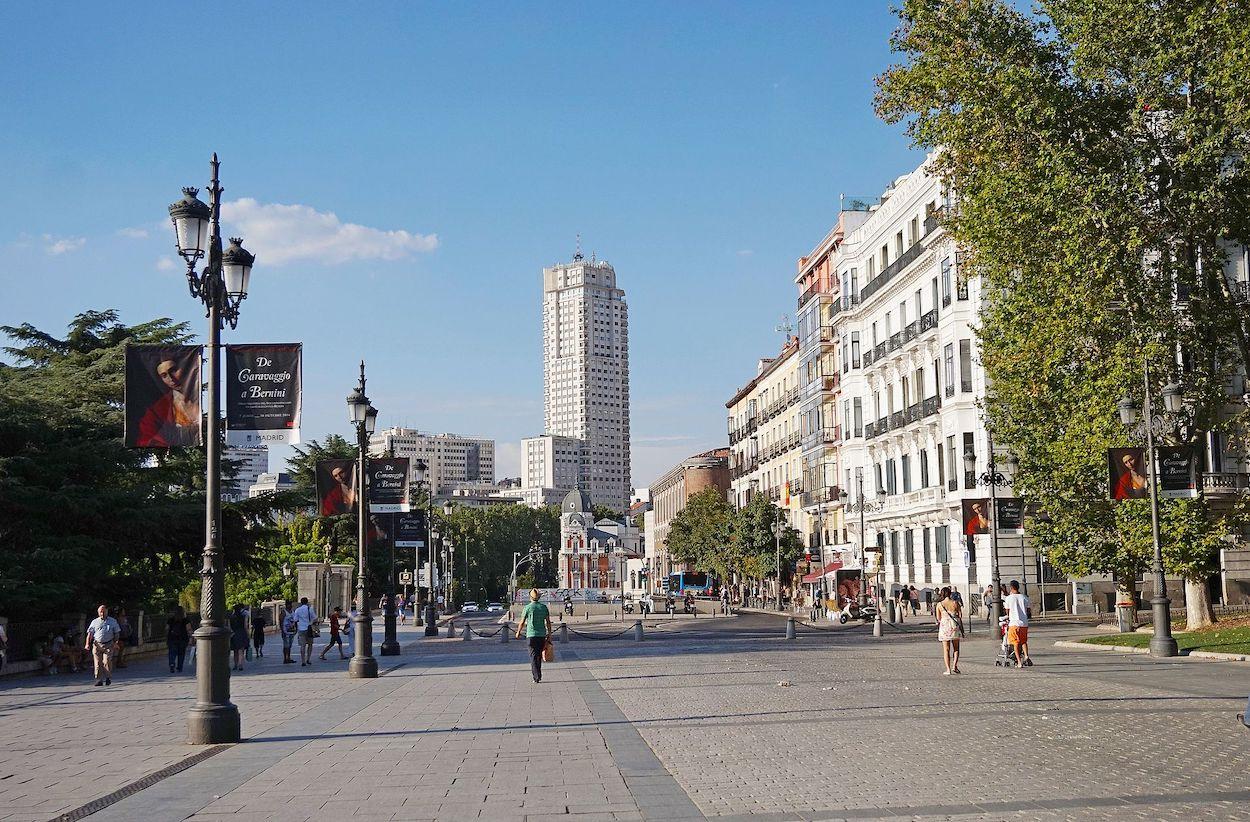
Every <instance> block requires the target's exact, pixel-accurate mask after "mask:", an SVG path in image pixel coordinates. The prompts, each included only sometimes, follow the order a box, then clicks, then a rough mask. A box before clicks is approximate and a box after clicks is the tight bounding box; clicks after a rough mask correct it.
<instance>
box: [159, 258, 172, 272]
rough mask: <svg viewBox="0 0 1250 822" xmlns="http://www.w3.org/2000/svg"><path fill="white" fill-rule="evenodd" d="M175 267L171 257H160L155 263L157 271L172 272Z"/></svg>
mask: <svg viewBox="0 0 1250 822" xmlns="http://www.w3.org/2000/svg"><path fill="white" fill-rule="evenodd" d="M175 267H176V266H175V264H174V260H173V258H172V257H161V258H160V259H159V260H157V261H156V270H157V271H173V270H174V268H175Z"/></svg>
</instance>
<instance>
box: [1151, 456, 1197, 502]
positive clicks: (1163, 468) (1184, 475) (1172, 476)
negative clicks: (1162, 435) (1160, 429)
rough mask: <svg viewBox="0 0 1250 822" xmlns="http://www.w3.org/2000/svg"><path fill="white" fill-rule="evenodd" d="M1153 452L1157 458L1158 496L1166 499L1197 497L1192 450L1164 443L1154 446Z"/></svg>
mask: <svg viewBox="0 0 1250 822" xmlns="http://www.w3.org/2000/svg"><path fill="white" fill-rule="evenodd" d="M1155 453H1156V454H1157V455H1158V458H1159V496H1161V497H1167V498H1168V499H1192V498H1194V497H1197V496H1198V485H1197V483H1196V482H1195V481H1194V476H1195V474H1194V468H1195V466H1194V452H1193V450H1192V449H1190V448H1182V447H1177V446H1170V445H1164V446H1159V447H1157V448H1155Z"/></svg>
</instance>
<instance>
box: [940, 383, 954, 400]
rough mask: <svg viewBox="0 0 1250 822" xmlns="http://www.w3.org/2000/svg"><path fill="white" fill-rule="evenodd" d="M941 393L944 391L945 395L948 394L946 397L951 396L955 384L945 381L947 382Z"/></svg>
mask: <svg viewBox="0 0 1250 822" xmlns="http://www.w3.org/2000/svg"><path fill="white" fill-rule="evenodd" d="M943 393H945V394H946V396H948V397H953V396H955V386H953V385H951V384H950V383H947V384H946V390H945V391H944V392H943Z"/></svg>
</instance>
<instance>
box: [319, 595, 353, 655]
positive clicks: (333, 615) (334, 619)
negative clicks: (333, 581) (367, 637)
mask: <svg viewBox="0 0 1250 822" xmlns="http://www.w3.org/2000/svg"><path fill="white" fill-rule="evenodd" d="M342 624H343V609H342V608H341V607H340V606H338V605H335V606H334V610H333V611H331V612H330V640H329V641H328V642H326V646H325V647H324V648H322V649H321V659H322V660H325V658H326V652H327V651H329V650H330V649H331V648H333V647H334V646H335V645H337V646H339V659H347V654H345V653H343V634H342V633H341V627H342Z"/></svg>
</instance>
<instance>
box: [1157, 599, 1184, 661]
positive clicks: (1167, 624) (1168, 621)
mask: <svg viewBox="0 0 1250 822" xmlns="http://www.w3.org/2000/svg"><path fill="white" fill-rule="evenodd" d="M1150 610H1151V613H1152V615H1153V619H1154V631H1155V632H1154V636H1152V637H1151V638H1150V655H1151V656H1153V657H1169V656H1177V655H1178V654H1179V653H1180V649H1179V648H1178V647H1177V645H1176V637H1174V636H1172V600H1170V599H1168V598H1167V597H1166V596H1162V597H1155V598H1154V599H1152V600H1150Z"/></svg>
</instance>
